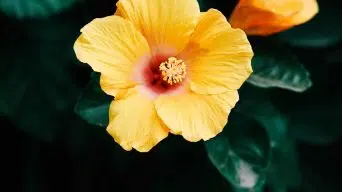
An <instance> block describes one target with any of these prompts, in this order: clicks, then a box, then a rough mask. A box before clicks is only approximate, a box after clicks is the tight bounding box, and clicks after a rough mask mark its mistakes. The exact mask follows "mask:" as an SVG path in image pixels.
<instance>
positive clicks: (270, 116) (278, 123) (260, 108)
mask: <svg viewBox="0 0 342 192" xmlns="http://www.w3.org/2000/svg"><path fill="white" fill-rule="evenodd" d="M239 92H240V102H238V103H237V105H236V108H235V110H237V111H238V112H239V113H242V114H244V115H246V116H248V117H249V118H252V119H255V120H256V121H257V122H259V123H260V124H261V125H262V126H263V128H264V129H265V130H266V131H267V134H268V136H269V138H270V142H271V145H272V146H275V145H278V144H279V143H281V142H282V141H283V140H284V138H286V135H287V132H288V130H287V129H288V128H287V119H286V118H285V117H284V115H283V114H282V113H281V112H280V111H279V110H278V109H277V107H276V106H274V105H273V103H272V102H271V100H270V95H269V92H268V90H265V89H259V88H257V87H254V86H251V85H248V84H245V85H243V86H242V87H241V89H240V91H239ZM251 95H253V96H252V97H251Z"/></svg>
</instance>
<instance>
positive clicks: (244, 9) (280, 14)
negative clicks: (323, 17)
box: [229, 0, 318, 36]
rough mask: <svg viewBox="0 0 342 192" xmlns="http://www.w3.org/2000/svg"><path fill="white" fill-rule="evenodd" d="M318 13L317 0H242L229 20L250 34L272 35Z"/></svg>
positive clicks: (234, 25)
mask: <svg viewBox="0 0 342 192" xmlns="http://www.w3.org/2000/svg"><path fill="white" fill-rule="evenodd" d="M317 13H318V4H317V1H316V0H240V1H239V2H238V4H237V6H236V7H235V9H234V11H233V13H232V15H231V17H230V19H229V22H230V23H231V24H232V26H233V27H234V28H241V29H243V30H244V31H245V32H246V33H247V34H249V35H262V36H265V35H272V34H274V33H278V32H281V31H284V30H287V29H289V28H291V27H293V26H296V25H300V24H303V23H305V22H307V21H309V20H310V19H312V18H313V17H314V16H315V15H316V14H317Z"/></svg>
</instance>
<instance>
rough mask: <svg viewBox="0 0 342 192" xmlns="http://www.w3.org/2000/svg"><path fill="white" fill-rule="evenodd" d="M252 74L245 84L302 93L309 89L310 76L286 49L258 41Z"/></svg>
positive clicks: (275, 44)
mask: <svg viewBox="0 0 342 192" xmlns="http://www.w3.org/2000/svg"><path fill="white" fill-rule="evenodd" d="M253 50H254V57H253V59H252V67H253V73H252V74H251V76H250V77H249V78H248V80H247V82H249V83H251V84H253V85H255V86H258V87H263V88H271V87H278V88H283V89H288V90H291V91H296V92H303V91H305V90H307V89H308V88H310V87H311V85H312V82H311V80H310V74H309V72H308V71H307V70H306V69H305V67H304V66H303V65H302V64H301V63H300V62H299V60H298V59H297V58H296V56H295V55H293V54H292V53H291V52H290V51H289V50H288V49H286V47H284V46H282V45H280V44H278V43H274V42H271V41H260V42H258V43H257V44H256V45H255V46H254V47H253Z"/></svg>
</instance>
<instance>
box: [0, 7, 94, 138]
mask: <svg viewBox="0 0 342 192" xmlns="http://www.w3.org/2000/svg"><path fill="white" fill-rule="evenodd" d="M76 12H77V11H76V10H74V12H71V14H65V15H64V14H63V15H61V18H59V19H60V20H63V23H64V25H58V24H57V23H58V22H57V23H56V18H50V19H49V20H46V21H40V22H37V23H36V22H34V21H31V22H30V23H32V24H33V23H35V24H36V25H35V26H38V25H39V26H40V29H42V28H44V27H46V26H47V25H49V26H51V28H50V29H51V31H53V30H55V31H59V32H61V33H59V34H60V35H61V36H63V38H59V37H61V36H53V37H54V38H52V37H51V36H52V35H51V34H44V35H40V34H42V33H44V32H43V31H41V30H39V29H36V30H35V37H40V36H44V38H43V39H40V38H35V37H32V36H31V35H30V34H28V33H27V30H26V29H25V25H24V24H22V23H21V24H22V25H19V26H18V24H20V23H18V22H9V23H5V25H4V26H6V27H1V28H0V37H1V40H0V41H1V43H2V46H1V47H0V49H1V51H0V57H1V58H2V63H1V65H0V82H1V83H0V90H2V93H1V94H0V113H2V114H4V115H6V116H7V117H8V118H10V120H12V121H13V122H14V124H15V126H16V127H18V128H19V129H21V130H22V131H24V132H25V133H27V134H29V135H33V136H35V137H37V138H39V139H41V140H44V141H47V142H52V141H56V140H58V139H61V137H63V134H65V131H66V130H68V124H69V123H70V121H69V120H70V116H73V113H72V112H73V108H74V105H75V102H76V101H77V98H78V96H79V94H80V91H81V87H84V85H85V83H86V82H87V80H85V82H84V83H83V82H82V81H83V78H84V76H86V75H87V74H88V72H87V71H85V69H84V68H82V67H79V66H77V64H78V63H76V62H75V54H74V53H73V48H72V45H73V44H74V42H75V39H76V37H77V34H78V33H79V28H78V26H79V23H81V22H83V21H80V19H82V18H80V17H79V15H77V14H75V13H76ZM62 18H64V19H62ZM65 18H72V19H65ZM57 20H58V19H57ZM25 24H26V23H25ZM61 28H63V29H61ZM62 31H63V33H62ZM64 37H65V38H64ZM86 78H87V77H85V79H86Z"/></svg>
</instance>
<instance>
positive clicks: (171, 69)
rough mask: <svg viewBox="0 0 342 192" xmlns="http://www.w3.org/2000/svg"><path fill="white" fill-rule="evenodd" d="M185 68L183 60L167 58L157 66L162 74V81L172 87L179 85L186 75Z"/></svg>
mask: <svg viewBox="0 0 342 192" xmlns="http://www.w3.org/2000/svg"><path fill="white" fill-rule="evenodd" d="M185 68H186V66H185V63H184V61H183V60H181V59H176V58H175V57H169V58H168V59H167V61H165V62H162V63H161V64H160V65H159V70H160V72H161V74H162V77H163V80H164V81H166V82H167V83H169V84H170V85H172V84H173V83H180V82H182V81H183V79H184V78H185V75H186V70H185Z"/></svg>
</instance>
